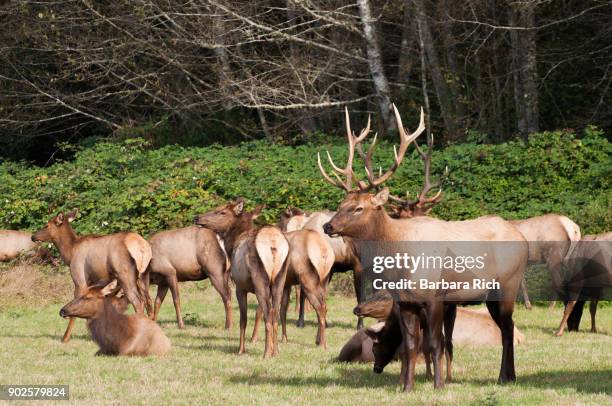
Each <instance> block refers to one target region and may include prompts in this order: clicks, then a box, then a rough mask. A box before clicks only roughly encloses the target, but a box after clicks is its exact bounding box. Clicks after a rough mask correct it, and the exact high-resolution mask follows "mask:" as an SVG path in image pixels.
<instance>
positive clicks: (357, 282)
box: [353, 264, 363, 330]
mask: <svg viewBox="0 0 612 406" xmlns="http://www.w3.org/2000/svg"><path fill="white" fill-rule="evenodd" d="M361 274H362V270H361V264H354V265H353V285H354V287H355V296H357V306H359V305H360V304H361V302H363V297H362V289H361ZM362 328H363V317H357V330H360V329H362Z"/></svg>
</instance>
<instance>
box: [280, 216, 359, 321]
mask: <svg viewBox="0 0 612 406" xmlns="http://www.w3.org/2000/svg"><path fill="white" fill-rule="evenodd" d="M335 214H336V213H335V212H331V211H327V210H326V211H317V212H313V213H309V214H308V213H305V212H303V211H301V210H300V209H297V208H288V209H287V210H285V211H284V212H283V213H281V217H280V220H279V223H278V225H279V227H280V228H281V229H282V230H284V231H287V232H291V231H296V230H312V231H315V232H317V233H319V235H321V236H322V237H323V238H324V239H325V240H326V241H327V242H328V243H329V245H330V246H331V247H332V250H333V251H334V264H333V266H332V270H331V273H332V275H333V274H334V273H336V272H348V271H353V286H354V287H355V296H356V298H357V304H359V303H361V301H362V300H363V292H362V291H361V274H362V272H363V270H362V267H361V262H360V261H359V254H358V253H357V251H356V247H355V245H354V244H353V242H352V240H351V239H350V238H336V237H334V238H332V237H330V236H329V235H327V234H325V233H324V232H323V225H324V224H325V223H327V222H328V221H329V220H331V218H332V217H333V216H334V215H335ZM302 293H304V292H302ZM305 298H306V295H305V294H300V314H299V317H298V321H297V326H298V327H304V301H305ZM361 327H363V320H362V319H361V318H359V319H358V321H357V328H361Z"/></svg>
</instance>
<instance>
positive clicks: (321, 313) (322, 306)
mask: <svg viewBox="0 0 612 406" xmlns="http://www.w3.org/2000/svg"><path fill="white" fill-rule="evenodd" d="M316 277H317V279H318V276H316ZM309 282H310V281H305V282H304V284H302V286H304V291H305V292H306V296H307V297H308V301H309V302H310V304H311V305H312V307H313V308H314V309H315V312H316V313H317V319H318V322H319V328H318V330H317V339H316V344H317V345H319V346H321V347H323V348H327V338H326V336H325V319H326V317H327V304H326V303H325V291H324V290H323V289H322V287H321V286H316V287H315V288H314V289H311V288H309V287H308V286H310V285H311V283H309ZM313 283H316V282H313Z"/></svg>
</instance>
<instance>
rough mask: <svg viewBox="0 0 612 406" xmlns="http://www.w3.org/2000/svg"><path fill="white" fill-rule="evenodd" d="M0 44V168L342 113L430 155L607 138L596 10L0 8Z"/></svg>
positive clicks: (265, 3)
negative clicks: (128, 142)
mask: <svg viewBox="0 0 612 406" xmlns="http://www.w3.org/2000/svg"><path fill="white" fill-rule="evenodd" d="M0 26H1V27H2V29H1V30H0V148H1V149H0V157H4V158H10V159H12V160H20V159H25V160H28V161H34V162H36V163H37V164H40V165H48V164H50V163H53V162H54V161H55V160H57V159H58V158H62V157H66V156H71V154H73V152H74V150H75V148H74V147H73V145H77V148H78V146H79V145H80V146H83V145H92V144H93V143H94V142H95V141H97V140H99V139H100V138H104V137H113V138H119V139H126V138H132V137H144V138H145V139H147V140H148V141H149V143H150V145H154V146H162V145H166V144H173V143H179V144H183V145H200V146H202V145H209V144H212V143H221V144H236V143H239V142H241V141H248V140H253V139H264V141H265V142H266V143H267V144H268V145H269V144H270V143H271V142H273V143H276V144H290V145H296V144H300V143H304V141H308V140H313V139H314V140H315V141H316V140H318V139H321V138H322V137H323V136H322V134H326V135H327V134H337V135H341V133H342V131H341V128H342V121H341V120H342V115H341V114H340V112H341V109H342V108H343V107H344V106H348V107H349V110H350V111H352V112H353V114H354V116H355V119H354V120H355V123H356V124H354V127H358V126H359V124H362V122H364V121H365V119H366V115H367V114H366V113H372V114H373V117H374V118H375V120H376V126H377V127H378V130H379V132H380V133H382V134H384V133H385V132H386V130H389V129H393V127H394V123H393V120H392V119H391V117H390V108H389V107H390V103H391V102H394V103H396V104H397V106H398V108H399V110H400V111H401V112H402V114H403V115H404V123H405V124H406V125H407V126H408V127H414V125H415V124H416V119H417V116H418V107H419V106H424V107H425V109H426V111H427V112H428V113H429V114H428V121H429V123H428V124H429V128H430V129H431V130H432V131H433V132H434V134H435V135H436V146H448V145H453V144H461V143H464V142H488V143H499V142H503V141H508V140H512V139H516V138H520V137H522V138H524V139H525V140H526V139H527V135H528V134H529V133H533V132H538V131H543V130H555V129H575V130H576V131H577V134H581V132H582V130H584V129H585V128H586V127H587V125H589V124H593V125H596V126H598V127H599V128H601V129H603V130H604V133H607V134H609V133H610V130H612V110H611V109H610V104H611V102H612V89H610V87H611V86H610V85H611V82H612V40H611V38H612V2H611V1H599V0H591V1H583V0H522V1H519V0H517V1H496V0H466V1H451V0H436V1H433V0H388V1H372V0H356V1H353V2H347V1H339V0H262V1H226V0H196V1H149V0H137V1H125V0H123V1H122V0H119V1H112V2H93V1H89V0H83V1H36V2H31V1H2V2H0ZM313 134H314V135H313ZM325 138H326V137H325Z"/></svg>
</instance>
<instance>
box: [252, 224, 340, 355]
mask: <svg viewBox="0 0 612 406" xmlns="http://www.w3.org/2000/svg"><path fill="white" fill-rule="evenodd" d="M285 235H286V237H287V241H289V257H288V258H287V262H288V264H289V266H288V268H287V277H286V279H285V289H284V290H283V300H282V302H281V309H280V318H281V324H282V329H283V337H282V339H283V341H285V342H286V341H287V309H288V307H289V296H290V294H291V287H292V286H295V285H298V284H299V285H300V286H301V287H302V289H303V290H304V294H305V296H306V297H307V298H308V301H309V302H310V304H311V305H312V307H313V308H314V310H315V312H316V313H317V319H318V322H319V326H318V329H317V338H316V343H317V345H320V346H321V347H323V348H327V339H326V338H325V319H326V316H327V303H326V300H325V296H326V294H327V283H328V281H329V276H330V271H331V268H332V265H333V263H334V252H333V250H332V247H331V246H330V245H329V243H328V242H327V240H325V238H323V237H322V236H321V235H320V234H319V233H317V232H315V231H312V230H297V231H292V232H290V233H286V234H285ZM261 315H262V312H261V308H258V309H257V317H256V318H255V326H254V327H253V337H252V339H251V340H252V341H256V340H257V331H258V326H259V321H260V319H261Z"/></svg>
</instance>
